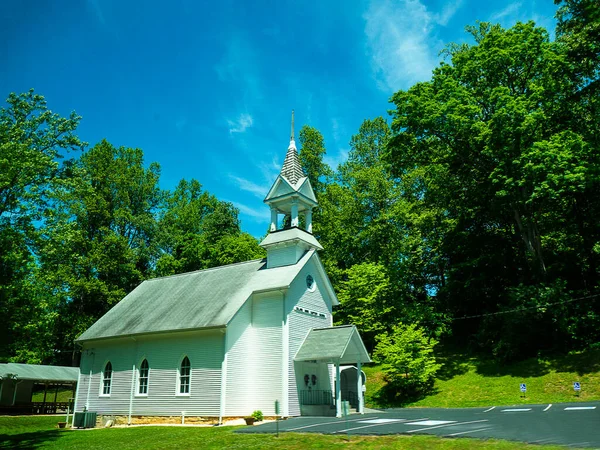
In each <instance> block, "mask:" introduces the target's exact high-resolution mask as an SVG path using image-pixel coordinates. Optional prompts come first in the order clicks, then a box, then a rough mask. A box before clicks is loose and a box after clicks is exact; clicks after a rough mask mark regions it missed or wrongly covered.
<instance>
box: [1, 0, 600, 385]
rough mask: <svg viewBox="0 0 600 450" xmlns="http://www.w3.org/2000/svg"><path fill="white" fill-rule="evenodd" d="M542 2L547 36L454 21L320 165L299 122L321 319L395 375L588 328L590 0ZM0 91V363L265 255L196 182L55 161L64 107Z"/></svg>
mask: <svg viewBox="0 0 600 450" xmlns="http://www.w3.org/2000/svg"><path fill="white" fill-rule="evenodd" d="M555 3H556V4H557V5H558V12H557V20H558V22H557V23H558V26H557V30H556V39H555V40H554V41H552V40H551V39H550V37H549V34H548V32H547V31H546V30H544V29H543V28H540V27H537V26H535V24H533V23H531V22H530V23H517V24H515V25H514V26H513V27H511V28H509V29H504V28H502V27H500V26H499V25H493V24H489V23H477V24H476V25H475V26H469V27H467V32H468V33H469V35H470V40H469V42H468V43H462V44H450V45H448V46H447V47H446V48H445V49H444V51H443V54H444V60H443V61H442V62H441V63H440V65H439V66H438V67H437V68H435V70H434V71H433V73H432V76H431V79H430V80H428V81H424V82H420V83H417V84H415V85H414V86H412V87H410V88H409V89H407V90H402V91H398V92H396V93H395V94H394V95H393V97H392V98H391V102H392V104H393V110H392V111H391V121H390V122H388V121H387V120H386V119H384V118H382V117H377V118H374V119H369V120H365V121H364V122H363V123H362V125H361V126H360V128H359V130H358V131H357V133H356V134H355V135H354V136H353V137H352V139H351V141H350V151H349V154H348V159H347V161H344V162H343V163H342V164H340V166H339V167H337V168H331V167H329V166H328V165H327V164H326V163H325V162H324V156H325V154H326V150H325V141H324V138H323V135H322V134H321V133H320V132H319V130H317V129H315V128H313V127H310V126H304V127H303V128H302V129H301V130H300V133H299V144H300V160H301V162H302V164H303V167H304V169H305V172H306V175H307V176H308V177H309V179H310V181H311V184H312V185H313V188H314V190H315V193H316V195H317V199H318V201H319V207H318V208H317V210H316V211H314V216H313V218H314V227H313V230H314V234H315V236H316V237H317V239H319V241H320V242H321V244H322V245H323V247H324V248H325V250H324V252H323V253H322V254H321V257H322V259H323V262H324V264H325V266H326V269H327V273H328V274H329V276H330V278H331V280H332V282H333V284H334V287H335V289H336V291H337V292H338V295H339V299H340V303H341V304H340V307H339V308H338V309H337V311H335V321H336V323H348V322H351V323H354V324H356V325H357V326H358V327H359V329H360V331H361V333H362V335H363V338H364V340H365V342H366V344H367V347H368V349H369V350H374V352H375V354H376V355H377V357H378V358H380V359H381V361H382V362H384V363H385V364H386V367H387V368H388V369H386V370H388V372H389V373H388V376H389V377H390V380H392V381H393V383H396V385H398V386H400V385H403V386H404V387H407V386H408V385H406V383H409V382H410V383H412V382H413V381H414V383H416V384H414V385H413V386H412V387H411V389H413V388H414V387H415V386H416V387H418V388H419V389H422V388H423V387H426V386H427V385H428V384H427V383H429V380H430V379H431V376H432V375H433V374H434V373H435V370H436V369H437V365H436V363H435V361H434V360H433V359H431V357H430V356H431V348H432V346H433V344H434V343H435V342H436V341H437V340H442V341H446V342H449V341H453V342H454V343H456V344H459V345H461V346H463V348H466V347H468V348H471V349H476V350H480V351H485V352H488V353H491V354H493V355H495V356H496V357H497V358H499V359H501V360H508V359H518V358H524V357H527V356H529V355H532V354H535V353H537V352H540V351H548V352H550V351H566V350H571V349H578V348H584V347H588V346H591V345H597V342H598V340H599V338H600V331H599V330H600V291H599V290H598V283H599V280H600V227H599V226H598V223H599V222H600V200H598V192H600V95H599V94H600V16H599V14H600V12H599V9H598V8H597V5H596V3H597V2H596V1H594V0H555ZM7 104H8V107H6V108H4V109H1V110H0V150H1V152H0V246H1V249H2V252H1V253H0V320H2V323H0V333H2V335H1V336H0V337H2V339H1V340H0V343H1V344H0V358H7V357H11V358H13V359H14V360H19V361H30V362H63V363H64V362H67V360H68V357H69V352H71V351H72V348H73V346H72V341H73V338H74V337H76V336H77V335H78V334H79V333H80V332H82V331H83V330H84V329H85V328H86V327H87V326H89V325H90V324H91V323H92V322H93V321H94V320H96V319H97V318H98V317H99V316H100V315H101V314H103V313H104V312H106V311H107V310H108V309H109V308H110V307H111V306H112V305H114V304H115V303H116V302H117V301H119V299H120V298H122V297H123V296H124V295H125V294H126V293H127V292H129V291H130V290H131V289H133V288H134V287H135V286H136V285H137V284H138V283H139V282H140V281H142V280H144V279H147V278H149V277H153V276H165V275H171V274H175V273H180V272H184V271H190V270H197V269H203V268H207V267H213V266H217V265H222V264H228V263H233V262H237V261H242V260H247V259H252V258H257V257H262V256H263V251H262V250H261V249H260V248H259V247H258V245H257V241H256V239H254V238H253V237H252V236H250V235H248V234H246V233H243V232H242V231H241V226H240V223H239V220H238V211H237V210H236V208H234V207H233V205H231V204H230V203H227V202H223V201H220V200H219V199H217V198H216V197H215V196H213V195H211V194H210V193H208V192H206V191H204V190H203V188H202V185H201V184H200V183H199V182H198V181H196V180H189V181H188V180H182V181H181V182H180V183H179V185H178V186H177V187H176V188H175V189H174V190H173V191H172V192H165V191H162V190H161V189H160V188H159V176H160V169H159V167H158V165H157V164H150V165H146V163H145V162H144V159H143V153H142V151H141V150H139V149H131V148H117V147H114V146H113V145H111V144H110V143H108V142H106V141H102V142H100V143H98V144H97V145H95V146H94V147H93V148H91V149H90V150H89V151H87V152H84V153H83V154H82V155H81V156H79V153H76V154H75V153H73V155H76V156H75V157H74V159H66V160H65V159H63V158H64V156H66V155H67V153H68V152H70V151H73V150H81V149H82V148H83V147H84V143H82V142H81V141H80V140H79V139H78V138H77V136H76V134H75V130H76V127H77V124H78V122H79V117H78V116H77V115H75V114H72V115H71V116H70V117H69V118H62V117H60V116H58V115H56V114H53V113H51V112H50V111H49V110H47V108H46V105H45V102H44V99H43V98H42V97H41V96H39V95H36V94H34V93H33V91H31V92H29V93H26V94H22V95H15V94H11V95H10V97H9V99H8V101H7ZM402 324H404V325H402ZM25 343H27V345H25ZM403 358H404V359H403ZM421 375H423V376H421Z"/></svg>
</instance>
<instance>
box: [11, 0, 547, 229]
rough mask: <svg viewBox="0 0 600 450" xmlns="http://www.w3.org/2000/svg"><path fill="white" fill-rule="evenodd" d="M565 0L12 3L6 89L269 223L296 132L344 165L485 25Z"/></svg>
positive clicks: (543, 20) (542, 12)
mask: <svg viewBox="0 0 600 450" xmlns="http://www.w3.org/2000/svg"><path fill="white" fill-rule="evenodd" d="M555 10H556V7H555V6H554V5H553V2H552V0H545V1H542V0H537V1H533V0H531V1H527V0H522V1H516V2H510V1H499V0H489V1H486V0H454V1H447V2H442V1H439V0H434V1H429V0H397V1H366V0H365V1H360V0H357V1H354V0H346V1H333V0H331V1H330V0H321V1H287V0H277V1H260V0H253V1H241V0H239V1H230V0H221V1H216V2H205V1H200V0H198V1H192V0H171V1H169V2H164V1H162V2H158V1H152V0H147V1H145V2H139V1H136V2H129V1H125V0H87V1H85V0H78V1H77V0H72V1H67V0H35V1H34V0H21V1H19V0H3V1H2V2H0V19H1V20H2V24H3V27H1V28H0V96H2V99H5V98H6V97H7V95H8V93H9V92H24V91H26V90H28V89H29V88H35V90H36V92H37V93H39V94H42V95H44V96H45V97H46V100H47V101H48V106H49V107H50V109H52V110H53V111H55V112H58V113H60V114H63V115H67V114H68V113H69V112H70V111H72V110H75V111H76V112H77V113H78V114H79V115H81V116H82V117H83V119H82V121H81V125H80V127H79V130H78V134H79V136H80V137H81V138H82V139H83V140H85V141H87V142H89V143H90V145H93V144H95V143H97V142H98V141H99V140H100V139H102V138H106V139H107V140H108V141H110V142H111V143H113V144H114V145H117V146H121V145H123V146H129V147H139V148H141V149H143V150H144V154H145V158H146V163H147V164H149V163H150V162H152V161H156V162H158V163H159V164H160V165H161V167H162V175H161V185H162V187H163V188H165V189H172V188H173V187H174V186H175V185H176V184H177V182H178V181H179V180H180V179H182V178H186V179H191V178H196V179H197V180H199V181H200V182H201V183H202V185H203V186H204V188H205V189H206V190H208V191H209V192H211V193H213V194H215V195H216V196H217V197H219V198H220V199H222V200H227V201H231V202H232V203H234V204H235V205H236V206H237V207H238V208H239V209H240V218H241V220H242V227H243V229H244V230H245V231H248V232H250V233H252V234H253V235H255V236H260V235H262V234H264V232H265V231H266V229H267V226H268V221H269V212H268V209H267V207H265V206H264V205H263V204H262V199H263V197H264V195H265V194H266V192H267V190H268V188H269V187H270V185H271V183H272V182H273V180H274V178H275V176H276V175H277V173H278V172H279V169H280V168H281V164H282V162H283V158H284V156H285V153H286V149H287V144H288V142H289V121H290V112H291V110H292V109H295V111H296V125H297V126H296V129H297V130H298V129H299V128H300V127H301V126H302V125H304V124H308V125H311V126H313V127H316V128H317V129H319V130H320V131H321V132H322V133H323V135H324V137H325V143H326V147H327V162H329V163H330V164H331V165H332V166H334V167H335V166H336V165H337V164H338V163H339V162H341V161H343V160H344V159H345V157H346V155H347V152H348V142H349V140H350V137H351V136H352V134H354V133H356V131H357V130H358V127H359V126H360V124H361V122H362V121H363V120H364V119H366V118H373V117H376V116H379V115H383V116H384V117H387V111H388V109H390V108H391V105H390V104H389V103H388V100H389V98H390V96H391V94H392V93H393V92H395V91H397V90H399V89H406V88H408V87H410V86H411V85H412V84H414V83H415V82H417V81H422V80H427V79H429V77H430V74H431V70H432V68H433V67H435V66H436V65H437V64H438V63H439V61H440V57H439V56H438V52H439V51H440V50H441V49H442V48H443V47H444V45H445V44H446V43H448V42H462V41H465V40H468V37H467V35H466V34H465V32H464V27H465V25H468V24H473V23H474V22H475V21H476V20H482V21H492V22H498V23H500V24H502V25H503V26H505V27H510V26H512V25H513V24H514V23H515V22H516V21H517V20H521V21H526V20H534V21H535V22H536V23H537V24H539V25H541V26H544V27H546V28H547V29H548V30H549V31H550V32H551V35H553V29H554V25H555V21H554V19H553V16H554V13H555Z"/></svg>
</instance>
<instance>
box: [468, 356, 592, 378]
mask: <svg viewBox="0 0 600 450" xmlns="http://www.w3.org/2000/svg"><path fill="white" fill-rule="evenodd" d="M473 362H474V364H475V367H476V371H477V373H478V374H480V375H483V376H486V377H501V376H505V375H510V376H514V377H541V376H543V375H547V374H548V373H550V372H551V371H553V370H554V371H556V372H571V373H577V374H578V375H580V376H581V375H585V374H588V373H595V372H598V371H600V349H593V350H586V351H585V352H581V353H576V354H570V355H560V356H549V357H544V358H529V359H526V360H524V361H519V362H515V363H509V364H508V363H502V362H499V361H494V360H492V359H482V358H479V359H474V360H473Z"/></svg>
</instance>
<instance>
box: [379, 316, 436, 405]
mask: <svg viewBox="0 0 600 450" xmlns="http://www.w3.org/2000/svg"><path fill="white" fill-rule="evenodd" d="M377 341H378V342H377V346H376V347H375V354H374V356H375V358H376V359H377V361H378V362H380V363H381V364H382V368H383V371H384V373H385V376H386V379H387V381H388V385H389V386H390V388H391V389H392V390H395V391H396V396H397V397H400V398H411V397H414V396H417V395H421V394H425V393H427V392H428V391H429V390H431V388H432V387H433V381H434V377H435V374H436V373H437V371H438V370H439V369H440V367H441V364H438V363H437V362H436V360H435V356H434V355H433V348H434V347H435V346H436V344H437V341H436V340H435V339H433V338H431V337H428V333H427V332H426V331H425V330H424V329H423V328H420V327H419V326H417V325H416V324H411V325H405V324H403V323H399V324H398V325H394V326H393V327H392V331H391V333H385V334H381V335H379V336H378V337H377Z"/></svg>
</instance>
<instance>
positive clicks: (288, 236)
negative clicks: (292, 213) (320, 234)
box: [260, 227, 323, 250]
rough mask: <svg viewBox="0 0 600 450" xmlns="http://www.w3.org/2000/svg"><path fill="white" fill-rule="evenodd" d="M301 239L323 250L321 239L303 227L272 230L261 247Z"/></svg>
mask: <svg viewBox="0 0 600 450" xmlns="http://www.w3.org/2000/svg"><path fill="white" fill-rule="evenodd" d="M295 240H300V241H304V242H306V243H307V244H309V245H310V246H311V247H314V248H317V249H319V250H323V247H321V244H319V241H317V239H316V238H315V237H314V236H313V235H312V234H310V233H309V232H308V231H304V230H303V229H301V228H298V227H293V228H287V229H285V230H277V231H271V232H270V233H269V234H268V235H267V237H266V238H264V239H263V241H262V242H261V243H260V246H261V247H265V248H266V247H269V246H270V245H275V244H279V243H282V242H288V241H295Z"/></svg>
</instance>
